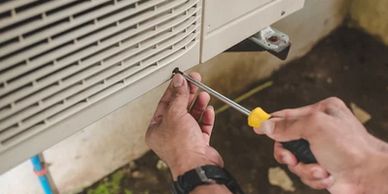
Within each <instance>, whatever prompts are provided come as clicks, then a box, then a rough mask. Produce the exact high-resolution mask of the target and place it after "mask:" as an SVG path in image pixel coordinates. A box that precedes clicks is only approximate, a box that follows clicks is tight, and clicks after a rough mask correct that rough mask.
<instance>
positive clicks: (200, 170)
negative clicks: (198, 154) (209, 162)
mask: <svg viewBox="0 0 388 194" xmlns="http://www.w3.org/2000/svg"><path fill="white" fill-rule="evenodd" d="M195 172H196V173H197V175H198V177H199V179H200V180H201V182H204V183H214V180H212V179H209V178H208V177H207V175H206V172H205V170H204V169H203V168H202V167H198V168H195Z"/></svg>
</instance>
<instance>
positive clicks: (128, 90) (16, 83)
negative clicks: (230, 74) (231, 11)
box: [0, 0, 202, 172]
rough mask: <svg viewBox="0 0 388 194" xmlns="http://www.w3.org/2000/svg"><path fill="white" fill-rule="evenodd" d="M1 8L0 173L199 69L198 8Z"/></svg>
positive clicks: (76, 4) (172, 0)
mask: <svg viewBox="0 0 388 194" xmlns="http://www.w3.org/2000/svg"><path fill="white" fill-rule="evenodd" d="M17 2H25V3H17ZM2 3H3V4H2V6H3V5H4V7H2V6H1V8H2V9H1V10H2V11H3V12H2V13H0V19H1V20H0V35H1V36H0V160H1V161H2V162H1V164H0V172H3V171H4V170H6V169H7V168H9V167H11V166H12V165H15V164H17V163H18V162H21V161H22V160H24V159H26V158H28V157H29V156H31V155H33V154H36V153H38V152H40V151H42V150H43V149H44V148H47V147H48V146H50V145H53V144H55V143H57V142H58V141H60V140H61V139H63V138H65V137H67V136H69V135H71V134H72V133H74V132H76V131H77V130H80V129H82V128H83V127H85V126H87V125H88V124H90V123H91V122H93V121H95V120H97V119H99V118H101V117H102V116H104V115H106V114H108V113H109V112H111V111H113V110H115V109H117V108H118V107H120V106H122V105H124V104H125V103H127V102H129V101H131V100H133V99H134V98H135V97H138V96H140V95H142V94H144V93H145V92H147V91H148V90H150V89H151V88H153V87H155V86H157V85H159V84H161V83H163V82H164V81H166V80H167V79H168V78H169V77H170V75H171V71H172V69H173V68H174V67H176V66H180V67H181V68H182V69H187V68H188V67H190V66H193V65H196V64H198V63H199V37H200V28H201V24H200V23H201V12H202V11H201V1H200V0H92V1H32V0H31V1H27V0H25V1H12V0H10V1H7V2H2Z"/></svg>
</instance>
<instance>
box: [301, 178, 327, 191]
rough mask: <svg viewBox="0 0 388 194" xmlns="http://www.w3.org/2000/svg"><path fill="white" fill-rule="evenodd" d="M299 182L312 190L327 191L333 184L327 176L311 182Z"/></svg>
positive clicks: (303, 180) (308, 180)
mask: <svg viewBox="0 0 388 194" xmlns="http://www.w3.org/2000/svg"><path fill="white" fill-rule="evenodd" d="M301 181H302V182H303V183H304V184H306V185H308V186H310V187H311V188H313V189H318V190H320V189H328V188H330V187H331V186H332V185H333V184H334V179H333V177H332V176H329V177H327V178H324V179H319V180H311V179H301Z"/></svg>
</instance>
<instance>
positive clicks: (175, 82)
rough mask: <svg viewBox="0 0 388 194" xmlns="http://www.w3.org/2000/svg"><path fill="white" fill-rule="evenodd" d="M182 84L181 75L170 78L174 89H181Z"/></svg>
mask: <svg viewBox="0 0 388 194" xmlns="http://www.w3.org/2000/svg"><path fill="white" fill-rule="evenodd" d="M182 84H183V77H182V75H180V74H176V75H175V76H174V77H173V78H172V85H173V86H174V87H175V88H178V87H181V86H182Z"/></svg>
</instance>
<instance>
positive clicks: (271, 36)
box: [228, 26, 291, 60]
mask: <svg viewBox="0 0 388 194" xmlns="http://www.w3.org/2000/svg"><path fill="white" fill-rule="evenodd" d="M290 47H291V42H290V38H289V36H288V35H287V34H285V33H283V32H281V31H279V30H277V29H275V28H272V27H270V26H269V27H266V28H264V29H263V30H261V31H259V32H258V33H256V34H254V35H253V36H251V37H250V38H248V39H246V40H244V41H242V42H241V43H239V44H237V45H235V46H233V47H232V48H230V49H229V50H228V51H231V52H237V51H268V52H270V53H271V54H273V55H274V56H276V57H278V58H279V59H282V60H285V59H286V58H287V56H288V53H289V51H290Z"/></svg>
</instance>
